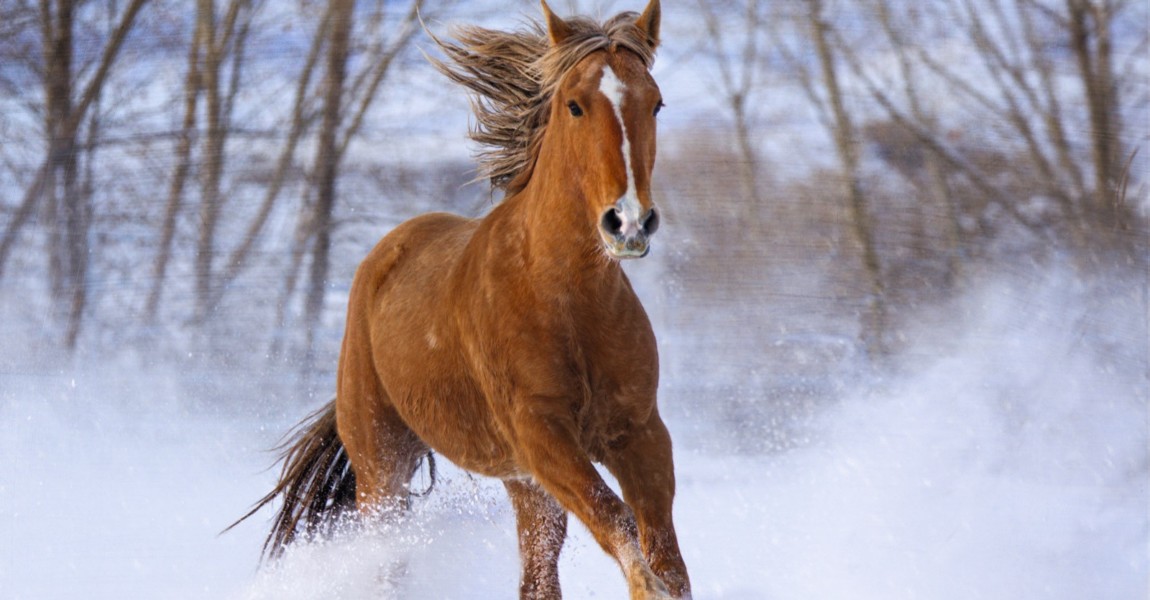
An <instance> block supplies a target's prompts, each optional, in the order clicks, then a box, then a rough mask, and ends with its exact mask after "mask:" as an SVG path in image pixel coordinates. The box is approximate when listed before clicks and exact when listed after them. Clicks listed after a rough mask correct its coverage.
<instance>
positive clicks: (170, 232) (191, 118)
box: [144, 19, 205, 324]
mask: <svg viewBox="0 0 1150 600" xmlns="http://www.w3.org/2000/svg"><path fill="white" fill-rule="evenodd" d="M202 26H203V22H202V21H201V20H200V19H197V20H196V26H195V31H194V33H193V34H192V40H191V43H190V44H188V74H187V77H186V78H185V79H184V122H183V124H182V126H181V128H180V137H179V140H178V142H177V145H176V158H175V160H176V165H175V169H174V171H173V173H172V180H171V182H170V184H169V187H168V202H167V207H166V208H165V210H164V222H163V225H162V228H161V230H160V247H159V249H158V251H157V253H156V262H155V263H154V265H153V268H152V289H151V292H149V294H148V303H147V306H146V307H145V310H144V314H145V317H146V319H147V322H148V323H149V324H154V323H155V321H156V316H157V314H158V313H159V309H160V299H161V297H162V295H163V289H164V279H165V278H166V277H167V272H168V263H169V262H170V261H171V257H172V244H173V242H174V240H175V237H176V222H177V219H178V217H179V215H180V208H181V207H182V206H183V197H184V187H185V184H186V183H187V180H188V172H189V171H190V170H191V166H192V145H193V141H194V138H195V129H196V109H197V106H198V105H199V98H200V90H201V89H202V86H201V82H200V55H201V53H202V52H203V47H204V37H205V32H204V31H203V27H202Z"/></svg>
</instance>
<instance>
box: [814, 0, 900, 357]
mask: <svg viewBox="0 0 1150 600" xmlns="http://www.w3.org/2000/svg"><path fill="white" fill-rule="evenodd" d="M807 7H808V11H807V17H808V20H809V25H810V30H811V37H812V39H813V41H814V43H815V52H816V54H817V55H818V61H819V68H820V71H821V74H822V78H823V86H824V88H825V89H826V93H827V102H828V104H829V105H830V109H831V118H832V124H833V126H832V129H833V131H832V134H833V137H834V143H835V151H836V153H837V154H838V157H839V161H840V162H841V163H842V168H843V176H844V179H845V181H846V192H847V198H848V201H849V205H850V206H849V207H850V213H851V222H852V226H853V228H854V234H855V239H856V241H857V243H858V245H859V248H860V250H861V253H862V266H863V269H864V271H865V275H866V278H867V282H868V285H869V288H870V293H869V295H868V298H867V302H866V311H867V313H866V315H864V318H863V323H862V329H863V333H862V341H863V344H864V345H865V347H866V349H867V352H868V354H869V355H870V356H871V358H872V360H881V359H882V358H883V357H884V356H885V355H886V354H887V353H888V348H887V344H886V334H887V331H886V330H887V327H888V323H887V306H886V293H885V290H884V286H883V279H882V266H881V264H880V262H879V257H878V251H877V249H876V247H875V239H874V226H873V224H872V223H871V216H870V212H869V210H868V206H867V199H866V195H865V194H864V192H863V186H862V180H861V176H860V170H859V155H858V145H857V144H856V143H855V140H856V139H857V137H856V133H855V130H854V125H853V123H852V122H851V119H850V114H849V113H848V112H847V110H846V106H845V104H844V103H843V93H842V89H841V87H840V86H839V80H838V70H837V68H836V66H835V57H834V52H833V49H832V48H831V44H830V40H829V39H828V38H829V36H828V32H827V29H828V25H827V23H826V22H825V21H824V20H823V14H822V12H823V11H822V2H821V1H820V0H807Z"/></svg>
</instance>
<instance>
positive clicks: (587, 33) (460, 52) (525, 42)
mask: <svg viewBox="0 0 1150 600" xmlns="http://www.w3.org/2000/svg"><path fill="white" fill-rule="evenodd" d="M637 18H638V14H637V13H634V12H624V13H620V14H618V15H616V16H614V17H612V18H611V19H609V20H607V21H606V22H604V23H601V24H600V23H597V22H595V21H593V20H591V19H588V18H585V17H573V18H571V19H567V20H566V23H567V24H568V25H569V26H570V28H571V34H570V35H569V36H568V37H567V38H566V39H565V40H564V41H563V43H561V44H558V45H552V44H551V41H550V38H549V37H548V34H547V32H546V31H545V30H544V28H543V26H542V25H541V24H539V23H538V22H533V23H530V24H528V26H527V28H525V29H522V30H519V31H498V30H493V29H486V28H483V27H474V26H469V27H459V28H457V29H456V30H455V31H454V32H453V37H454V38H455V41H454V42H447V41H443V40H441V39H439V38H436V37H435V36H432V39H433V40H434V41H435V43H436V44H437V45H438V46H439V47H440V49H441V50H443V52H444V54H446V55H447V57H448V58H449V59H450V63H451V64H448V63H447V62H444V61H440V60H437V59H431V62H432V64H434V65H435V66H436V68H438V69H439V70H440V71H441V72H442V73H444V74H445V75H447V77H448V78H450V79H451V80H452V81H454V82H456V83H459V84H461V85H463V86H464V87H466V88H467V89H468V90H469V91H470V92H471V94H472V100H471V109H472V112H473V113H474V116H475V121H474V122H473V123H472V125H471V130H470V132H469V135H470V137H471V139H472V140H474V141H475V142H478V143H479V144H480V146H481V147H482V149H481V150H480V151H479V152H478V154H477V155H476V158H477V160H478V163H479V168H478V171H479V175H478V177H477V178H476V179H487V180H489V181H490V183H491V186H492V188H496V189H502V190H504V192H505V194H506V195H508V196H510V195H512V194H514V193H516V192H518V191H519V190H521V189H522V188H523V187H524V186H525V185H527V181H528V180H529V179H530V176H531V171H532V169H533V167H534V164H535V159H536V157H537V156H538V153H539V149H540V147H541V146H542V140H543V135H544V133H545V132H546V128H547V121H548V117H549V115H550V110H551V99H552V97H554V95H555V92H556V90H557V89H558V88H559V84H560V82H562V80H563V77H564V76H565V75H566V74H567V73H568V72H569V71H570V70H571V69H572V68H574V67H575V65H576V64H578V63H579V61H581V60H583V59H584V58H586V57H587V56H588V55H590V54H591V53H593V52H596V51H598V50H608V51H610V52H613V53H614V52H619V51H621V50H626V51H629V52H632V53H634V54H635V55H636V56H638V57H639V59H640V60H641V61H642V62H643V64H644V66H646V67H647V68H648V69H650V68H651V65H652V64H653V63H654V60H655V52H654V48H653V46H652V45H651V43H650V40H649V39H648V37H647V35H646V34H645V33H644V32H642V31H641V30H640V29H639V27H638V26H637V25H636V24H635V20H636V19H637Z"/></svg>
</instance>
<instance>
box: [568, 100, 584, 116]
mask: <svg viewBox="0 0 1150 600" xmlns="http://www.w3.org/2000/svg"><path fill="white" fill-rule="evenodd" d="M567 110H569V111H571V116H572V117H582V116H583V109H582V108H580V107H579V103H578V102H576V101H574V100H572V101H570V102H568V103H567Z"/></svg>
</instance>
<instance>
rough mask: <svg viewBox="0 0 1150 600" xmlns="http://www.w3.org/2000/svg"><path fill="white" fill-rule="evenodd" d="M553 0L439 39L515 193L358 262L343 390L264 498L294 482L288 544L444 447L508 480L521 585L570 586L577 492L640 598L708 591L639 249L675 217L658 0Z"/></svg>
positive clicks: (292, 446)
mask: <svg viewBox="0 0 1150 600" xmlns="http://www.w3.org/2000/svg"><path fill="white" fill-rule="evenodd" d="M543 12H544V15H545V17H546V28H545V30H544V28H543V27H542V26H536V27H535V28H534V29H533V30H528V31H520V32H512V33H508V32H498V31H491V30H487V29H481V28H474V27H472V28H464V29H462V30H460V31H458V32H457V35H456V39H457V41H456V42H455V43H445V42H441V41H439V40H436V41H437V42H438V43H439V44H440V46H441V48H443V50H444V51H445V53H446V55H447V56H448V57H449V60H450V63H451V64H445V63H440V62H437V63H436V64H437V66H438V67H439V68H440V69H441V70H442V71H444V72H445V73H447V75H448V76H449V77H451V78H452V79H454V80H455V81H457V82H460V83H462V84H464V85H465V86H467V87H468V88H470V89H471V91H472V92H473V93H475V94H476V95H477V97H476V99H475V102H474V103H473V106H474V108H475V111H476V117H477V120H478V123H477V126H476V128H475V131H474V132H473V134H472V135H473V137H474V138H475V139H477V140H478V141H480V142H481V143H483V144H486V145H487V146H488V151H487V152H486V153H485V154H483V155H481V157H480V161H481V169H482V172H483V173H484V175H485V176H487V177H489V178H490V179H491V181H492V184H493V185H494V186H496V187H499V188H502V189H504V190H505V192H506V194H505V199H504V200H503V201H502V202H501V203H500V204H498V205H497V206H496V207H495V208H493V209H492V210H491V212H490V213H489V214H488V215H487V216H486V217H484V218H482V219H478V220H475V219H466V218H462V217H458V216H454V215H449V214H442V213H436V214H428V215H423V216H421V217H417V218H415V219H412V220H410V221H407V222H405V223H403V224H401V225H400V226H398V227H396V228H395V230H393V231H392V232H391V233H389V234H388V235H387V236H386V237H384V238H383V240H381V241H380V242H379V244H378V245H376V247H375V248H374V249H373V250H372V251H371V253H370V254H369V255H368V257H367V258H366V259H365V260H364V261H363V263H362V264H361V265H360V267H359V269H358V271H357V272H356V274H355V279H354V281H353V283H352V287H351V296H350V299H349V302H348V304H349V306H348V316H347V328H346V332H345V336H344V340H343V349H342V352H341V354H340V360H339V373H338V389H337V393H336V399H335V400H334V401H333V402H332V403H331V404H329V405H328V406H326V407H325V408H323V409H321V410H320V411H319V412H318V413H316V415H314V416H313V417H312V418H311V419H310V420H308V421H305V422H304V423H303V424H301V426H300V429H299V433H297V435H296V438H295V439H294V440H293V441H292V442H289V445H288V450H287V452H286V453H285V457H284V471H283V475H282V476H281V479H280V482H279V484H278V486H277V487H276V488H275V489H274V490H273V491H272V492H271V493H270V494H269V495H268V496H267V497H265V498H264V499H263V500H262V501H261V502H260V503H259V504H258V505H257V506H256V508H255V509H254V510H253V513H254V512H255V510H258V509H259V508H260V507H262V506H264V505H266V504H268V503H269V502H272V501H273V500H275V499H276V498H277V497H282V500H283V505H282V508H281V509H280V512H279V514H278V516H277V519H276V521H275V525H274V527H273V530H272V533H271V534H270V536H269V538H268V545H267V546H266V547H265V549H270V551H271V552H272V554H273V555H274V554H277V553H278V552H279V551H280V550H281V549H282V547H283V545H284V544H287V543H288V542H290V541H291V540H292V539H293V538H294V537H295V535H296V534H297V532H298V531H305V532H306V531H313V530H314V529H315V528H316V527H318V526H320V525H322V524H323V523H325V522H328V521H330V519H331V517H332V516H333V515H334V514H337V513H339V512H340V511H341V510H342V509H344V508H345V507H350V506H351V505H353V504H354V505H355V506H356V507H357V508H358V509H359V512H360V513H361V514H370V515H379V514H387V513H388V512H389V511H392V510H401V509H402V508H403V507H404V506H406V504H407V502H408V498H409V496H410V495H411V492H410V490H409V488H408V484H409V482H410V480H411V478H412V476H413V474H414V472H415V470H416V469H417V468H418V465H419V463H420V460H421V459H423V458H424V457H425V456H430V452H432V451H434V452H436V453H438V454H440V455H442V456H444V457H447V458H448V459H450V460H451V461H452V462H454V463H456V464H458V465H459V466H460V467H462V468H464V469H467V470H470V471H473V472H476V473H481V474H483V475H487V476H490V477H497V478H500V479H501V480H502V481H503V483H504V485H505V486H506V488H507V492H508V494H509V495H510V497H511V502H512V504H513V506H514V508H515V514H516V524H517V527H518V530H519V549H520V554H521V561H522V569H523V570H522V574H521V583H520V597H521V598H557V597H559V595H560V591H559V574H558V558H559V551H560V548H561V546H562V544H563V540H564V537H565V535H566V528H567V512H571V513H574V515H575V516H576V517H577V518H578V519H579V520H581V521H582V522H583V523H585V524H586V526H587V528H588V529H589V530H590V531H591V533H592V534H593V535H594V537H595V539H596V541H598V543H599V544H600V545H601V546H602V547H603V549H604V550H605V551H606V552H607V553H608V554H610V555H611V556H612V557H614V558H615V560H616V561H618V563H619V566H620V567H621V568H622V570H623V574H624V576H625V577H626V581H627V587H628V589H629V591H630V594H631V597H632V598H666V597H676V598H682V597H688V596H689V595H690V583H689V580H688V577H687V569H686V566H685V565H684V563H683V559H682V557H681V555H680V553H679V545H678V541H677V540H676V536H675V528H674V525H673V524H672V520H671V504H672V499H673V497H674V494H675V475H674V468H673V465H672V459H671V439H670V437H669V435H668V433H667V428H666V427H665V426H664V425H663V421H662V419H660V417H659V411H658V409H657V407H656V401H655V390H656V387H657V384H658V377H659V363H658V356H657V355H656V347H655V336H654V333H653V332H652V330H651V325H650V322H649V321H648V319H647V315H646V313H645V312H644V310H643V307H642V305H641V304H640V303H639V299H638V298H637V297H636V295H635V292H634V291H633V290H632V288H631V284H630V283H629V282H628V280H627V277H626V275H624V273H623V270H622V269H621V268H620V264H619V263H620V259H627V258H637V257H641V256H645V255H646V254H647V251H648V244H649V241H650V238H651V236H652V235H653V234H654V233H655V229H656V228H657V226H658V223H659V220H658V214H657V212H656V209H655V207H654V204H653V203H652V200H651V170H652V167H653V166H654V163H655V115H656V113H657V112H658V111H659V108H660V107H661V106H662V104H663V103H662V98H661V96H660V93H659V88H658V86H657V85H656V84H655V81H654V80H653V79H652V77H651V75H650V74H649V72H648V70H649V68H650V66H651V62H652V61H653V59H654V51H655V47H656V46H657V44H658V40H659V17H660V8H659V1H658V0H651V3H650V5H649V6H647V8H646V9H645V10H644V12H643V13H642V14H636V13H623V14H620V15H618V16H616V17H614V18H612V19H610V20H608V21H607V22H605V23H603V24H601V25H600V24H597V23H594V22H591V21H589V20H587V19H583V18H572V19H569V20H564V19H561V18H559V17H557V16H555V15H554V14H553V13H552V12H551V10H550V9H549V8H548V7H547V5H546V3H544V4H543ZM593 462H598V463H601V464H603V465H604V466H606V467H607V469H608V470H609V471H610V472H611V473H612V474H613V475H614V476H615V477H616V478H617V479H618V482H619V486H620V488H621V489H622V492H623V499H620V498H619V497H618V496H617V495H616V494H615V492H613V491H612V490H611V488H610V487H608V485H607V484H606V483H605V482H604V481H603V479H602V477H600V475H599V473H598V472H597V471H596V469H595V467H594V466H593V464H592V463H593ZM249 516H250V515H249Z"/></svg>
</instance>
